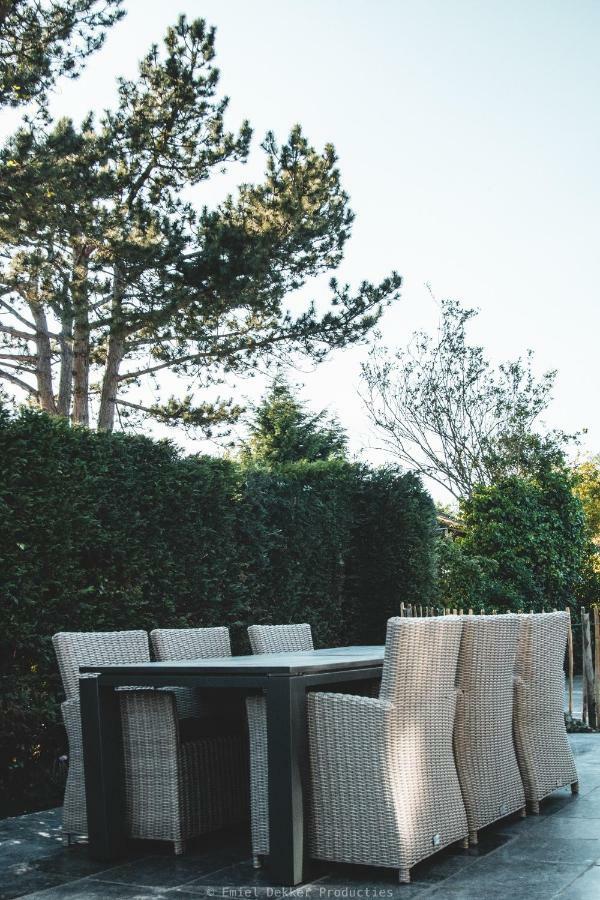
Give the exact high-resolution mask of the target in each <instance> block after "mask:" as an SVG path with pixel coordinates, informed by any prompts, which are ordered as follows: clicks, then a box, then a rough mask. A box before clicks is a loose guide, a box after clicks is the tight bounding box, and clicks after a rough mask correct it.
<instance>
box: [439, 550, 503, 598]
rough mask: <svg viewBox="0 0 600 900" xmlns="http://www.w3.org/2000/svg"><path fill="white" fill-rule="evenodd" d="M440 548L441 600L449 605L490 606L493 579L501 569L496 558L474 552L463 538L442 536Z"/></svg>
mask: <svg viewBox="0 0 600 900" xmlns="http://www.w3.org/2000/svg"><path fill="white" fill-rule="evenodd" d="M437 550H438V592H439V593H438V597H439V600H438V602H439V603H440V604H441V605H442V606H445V607H447V608H448V609H462V610H464V611H466V610H469V609H472V610H474V611H475V612H479V611H480V610H481V609H485V608H486V607H487V608H488V609H489V608H490V600H491V591H490V579H491V578H492V577H493V576H494V575H495V574H496V573H497V571H498V566H497V564H496V562H495V561H494V560H493V559H488V558H487V557H484V556H477V555H475V554H470V553H469V552H467V551H466V549H465V548H463V545H462V541H461V539H460V538H459V539H458V540H452V539H451V538H447V537H440V539H439V542H438V546H437Z"/></svg>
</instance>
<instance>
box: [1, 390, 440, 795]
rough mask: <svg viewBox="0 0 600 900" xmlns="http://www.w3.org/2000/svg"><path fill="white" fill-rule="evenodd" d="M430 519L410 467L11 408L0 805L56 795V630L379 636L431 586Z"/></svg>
mask: <svg viewBox="0 0 600 900" xmlns="http://www.w3.org/2000/svg"><path fill="white" fill-rule="evenodd" d="M434 532H435V523H434V511H433V505H432V502H431V500H430V498H429V497H428V495H427V494H426V493H425V491H424V490H423V488H422V487H421V485H420V483H419V482H418V480H417V479H416V478H415V477H414V476H412V475H401V474H399V473H398V472H396V471H393V470H382V471H379V472H371V471H369V470H368V469H367V468H365V467H364V466H358V465H355V464H351V463H349V462H347V461H344V460H340V459H335V460H325V461H319V462H314V463H310V462H296V463H290V464H288V465H285V466H278V467H270V468H267V467H263V466H258V465H240V464H239V463H237V462H235V461H232V460H219V459H213V458H207V457H198V456H193V457H186V458H182V457H181V456H180V455H179V454H178V453H177V452H176V450H175V449H174V448H173V446H172V445H171V444H170V443H168V442H154V441H151V440H149V439H147V438H145V437H142V436H138V437H133V436H126V435H123V434H109V433H103V432H97V433H94V432H90V431H88V430H87V429H84V428H72V427H69V425H68V423H67V422H66V421H64V420H61V419H58V418H55V417H54V418H53V417H49V416H47V415H45V414H42V413H39V412H36V411H34V410H31V409H30V410H24V411H22V412H21V413H20V414H19V415H18V416H9V415H7V413H6V412H5V411H2V409H1V407H0V596H2V605H1V606H0V660H1V669H0V688H1V692H0V712H1V714H2V723H3V727H2V729H1V730H0V796H2V797H3V801H2V802H3V809H4V811H5V812H8V811H9V810H12V811H19V809H21V810H22V809H23V808H25V806H26V805H27V804H29V803H31V804H35V803H39V804H41V805H43V804H44V803H53V802H59V801H60V778H59V775H60V773H59V772H57V758H58V757H59V756H60V755H61V754H62V753H64V752H65V744H64V736H63V732H62V728H61V726H60V724H59V710H58V703H59V701H60V699H61V694H62V692H61V688H60V679H59V677H58V673H57V668H56V662H55V658H54V653H53V650H52V645H51V636H52V634H53V633H55V632H56V631H59V630H110V629H127V628H143V629H148V630H150V629H151V628H154V627H157V626H162V627H181V626H186V625H190V626H204V625H217V624H220V625H228V626H230V627H231V629H232V636H233V640H234V646H235V647H236V649H237V650H239V651H240V652H248V647H247V643H246V637H245V633H244V632H245V627H246V626H247V625H249V624H251V623H252V622H289V621H298V620H300V621H308V622H310V623H311V624H312V626H313V628H314V633H315V639H316V642H317V645H319V644H320V645H324V644H343V643H364V642H366V641H377V642H382V641H383V639H384V634H385V622H386V619H387V617H388V616H389V615H391V614H393V613H395V612H397V611H398V608H399V603H400V601H401V600H407V601H410V600H411V599H412V600H413V601H416V600H417V599H419V602H424V598H425V597H427V596H430V594H431V591H432V586H433V567H434V559H433V548H434ZM421 598H423V600H422V599H421ZM52 773H54V774H52ZM51 776H52V777H51Z"/></svg>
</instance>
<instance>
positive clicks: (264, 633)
mask: <svg viewBox="0 0 600 900" xmlns="http://www.w3.org/2000/svg"><path fill="white" fill-rule="evenodd" d="M248 637H249V639H250V647H251V649H252V652H253V653H292V652H296V651H298V652H301V651H303V650H313V649H314V646H313V639H312V632H311V628H310V625H306V624H303V625H250V627H249V628H248ZM246 709H247V713H248V735H249V738H250V821H251V826H252V858H253V863H254V867H255V868H258V867H260V864H261V861H260V857H261V856H266V855H267V854H268V853H269V764H268V759H267V707H266V703H265V699H264V697H262V696H260V695H259V696H253V697H248V698H247V699H246Z"/></svg>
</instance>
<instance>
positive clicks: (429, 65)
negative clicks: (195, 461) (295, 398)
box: [2, 0, 600, 459]
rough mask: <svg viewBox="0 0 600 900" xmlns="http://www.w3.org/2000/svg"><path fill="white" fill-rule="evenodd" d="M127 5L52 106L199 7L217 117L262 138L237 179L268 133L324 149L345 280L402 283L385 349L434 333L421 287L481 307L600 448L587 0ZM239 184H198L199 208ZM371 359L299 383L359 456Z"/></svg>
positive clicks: (84, 90)
mask: <svg viewBox="0 0 600 900" xmlns="http://www.w3.org/2000/svg"><path fill="white" fill-rule="evenodd" d="M125 5H126V8H127V10H128V14H127V16H126V18H125V19H124V20H123V21H122V22H121V23H119V24H118V25H117V26H116V27H115V28H114V29H113V30H112V32H111V33H110V34H109V36H108V39H107V42H106V45H105V47H104V48H103V50H102V51H101V52H100V53H99V54H97V55H96V56H95V57H93V58H92V60H91V61H90V63H89V65H88V67H87V70H86V71H85V73H84V75H83V76H82V77H81V79H80V80H79V81H76V82H73V83H69V84H67V85H66V86H64V87H63V89H62V91H61V94H60V96H59V97H57V98H56V101H55V103H54V110H55V112H56V113H57V114H70V115H72V116H74V117H75V118H80V117H81V116H82V115H83V114H84V113H85V112H86V111H87V109H88V108H89V107H90V106H91V107H93V108H95V109H99V108H102V107H104V106H107V105H110V104H111V102H112V99H113V97H114V79H115V76H117V75H118V74H124V75H133V74H134V73H135V68H136V62H137V60H138V58H139V57H140V56H141V55H142V54H143V53H144V52H145V50H146V49H147V47H148V46H149V44H150V43H152V42H153V41H158V40H159V39H160V37H161V36H162V33H163V32H164V30H165V28H166V27H167V25H168V24H170V23H171V22H172V21H173V20H174V19H175V17H176V15H177V14H178V13H180V12H184V13H186V14H187V15H188V16H189V17H197V16H202V17H204V18H206V19H207V20H208V22H209V23H211V24H214V25H216V26H217V64H218V65H219V67H220V69H221V72H222V81H221V86H222V89H223V91H224V92H225V93H227V94H228V95H229V96H230V98H231V105H230V111H229V122H228V124H229V126H230V127H231V128H235V127H236V126H237V125H238V124H239V122H240V121H241V120H242V119H243V118H248V119H250V122H251V124H252V125H253V127H254V129H255V141H254V154H253V157H252V160H251V161H250V164H249V165H248V166H246V167H245V168H244V169H239V170H238V171H235V172H233V173H232V176H231V177H232V179H233V183H235V181H236V180H242V179H245V180H248V179H250V178H254V177H260V173H261V171H262V158H261V153H260V150H259V149H258V145H259V143H260V140H261V138H262V137H263V136H264V133H265V132H266V131H267V129H273V130H274V131H275V133H276V134H277V135H278V136H279V137H281V138H282V139H283V138H285V136H286V135H287V133H288V131H289V129H290V127H291V126H292V125H293V124H294V123H295V122H300V123H301V124H302V126H303V128H304V130H305V133H306V134H307V135H308V137H309V138H310V139H311V141H312V142H313V143H315V144H316V145H319V146H320V145H322V144H324V143H325V142H327V141H331V142H333V144H334V145H335V147H336V149H337V152H338V154H339V157H340V168H341V171H342V175H343V181H344V185H345V187H346V189H347V190H348V192H349V194H350V196H351V200H352V207H353V209H354V210H355V212H356V223H355V227H354V233H353V237H352V240H351V241H350V242H349V244H348V246H347V251H346V258H345V261H344V263H343V266H342V269H341V271H340V275H341V277H342V278H346V279H348V280H350V281H352V282H354V283H358V282H359V281H360V280H362V279H363V278H367V279H370V280H378V279H379V278H381V277H383V276H384V275H385V274H387V273H388V272H389V271H390V270H391V269H393V268H395V269H397V270H398V271H400V273H401V274H402V275H403V276H404V288H403V291H402V294H403V299H402V301H401V303H400V304H398V305H397V306H396V307H395V308H393V309H390V310H389V311H388V312H387V313H386V315H385V318H384V320H383V323H382V330H383V332H384V336H385V339H386V341H387V342H388V343H390V344H397V343H403V342H405V341H406V340H407V338H408V336H409V334H410V332H411V331H412V330H413V329H414V328H416V327H426V328H432V327H433V326H434V324H435V322H436V318H437V310H436V307H435V304H434V303H433V301H432V300H431V298H430V296H429V294H428V292H427V289H426V288H425V284H426V283H430V284H431V287H432V290H433V292H434V293H435V294H436V295H437V296H438V297H442V296H453V297H457V298H460V299H461V300H462V301H463V302H464V303H465V304H466V305H469V306H477V307H479V308H480V309H481V315H480V316H479V318H478V319H477V320H476V321H475V323H474V325H473V327H472V329H471V334H472V337H473V339H475V340H477V341H479V342H481V343H482V344H484V345H485V347H486V348H487V349H488V351H489V355H490V356H491V357H492V358H493V359H494V360H498V361H500V360H504V359H508V358H512V357H515V356H518V355H519V354H522V353H523V352H524V351H525V350H526V349H527V348H531V349H533V350H534V351H535V354H536V368H537V369H538V370H539V371H542V370H544V369H548V368H558V369H559V378H558V382H557V386H556V391H555V400H554V403H553V406H552V410H551V413H550V415H549V416H548V418H547V421H548V424H549V425H551V426H556V427H560V428H563V429H564V430H567V431H570V430H578V429H581V428H587V429H588V434H587V437H586V438H585V441H584V449H586V450H589V451H591V452H598V451H600V402H599V400H600V376H599V361H598V360H599V355H600V354H599V344H600V303H599V291H600V252H599V237H600V227H599V224H600V223H599V219H600V180H599V177H598V160H599V150H600V146H599V145H600V103H599V102H598V98H599V91H600V3H598V2H597V0H589V2H587V0H560V2H557V0H527V2H525V3H523V2H522V0H413V2H406V0H253V2H251V3H249V2H247V0H203V2H200V0H175V2H174V3H173V2H160V0H126V4H125ZM10 124H11V123H10V121H9V119H6V120H5V121H4V123H3V127H2V130H3V131H5V130H6V128H8V127H10ZM231 184H232V182H231V181H228V179H222V180H221V181H220V182H219V183H218V184H216V185H213V186H204V187H202V188H201V189H200V190H199V191H198V192H197V199H198V202H200V203H203V202H208V203H212V202H214V200H216V199H218V198H219V197H220V196H221V195H222V193H223V191H224V190H225V189H226V187H228V186H231ZM317 296H318V293H317ZM365 353H366V350H365V348H354V349H352V350H349V351H346V352H344V353H340V354H338V355H336V356H334V357H332V358H331V360H330V361H328V362H327V363H326V364H324V365H323V366H321V367H320V368H319V369H318V370H316V371H312V370H311V369H310V367H308V366H306V367H305V371H304V372H302V373H300V372H296V373H295V374H294V375H293V378H294V380H295V381H301V382H303V383H304V385H305V387H304V389H303V396H304V398H305V399H306V400H307V401H309V402H310V403H311V404H312V405H313V406H314V407H315V408H322V407H328V408H329V409H330V410H331V412H332V413H335V414H336V415H337V416H338V417H339V419H340V421H341V422H342V424H343V425H345V426H346V428H347V429H348V430H349V433H350V437H351V446H352V449H353V451H354V452H359V451H360V450H361V449H362V448H364V447H367V446H368V445H369V443H371V442H372V438H370V437H369V434H368V425H367V422H366V418H365V416H364V413H363V411H362V409H361V403H360V400H359V398H358V396H357V385H358V370H359V364H360V360H361V359H362V358H364V355H365ZM259 388H260V384H257V385H247V384H242V385H240V386H239V387H238V388H237V391H236V393H237V394H238V396H239V395H244V394H248V395H249V396H250V397H252V396H254V397H255V396H256V394H257V392H258V391H259ZM169 434H170V436H174V437H176V438H177V435H176V434H174V433H173V432H170V433H169ZM185 445H186V446H187V447H188V448H190V449H202V448H203V447H204V448H205V445H202V444H201V443H200V442H198V443H196V444H194V443H192V444H190V443H189V442H188V441H186V442H185ZM368 456H369V458H371V459H376V458H379V457H378V456H377V455H376V454H374V453H373V451H371V452H370V453H369V454H368Z"/></svg>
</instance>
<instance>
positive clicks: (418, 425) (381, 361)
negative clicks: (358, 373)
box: [361, 300, 568, 499]
mask: <svg viewBox="0 0 600 900" xmlns="http://www.w3.org/2000/svg"><path fill="white" fill-rule="evenodd" d="M475 315H477V312H476V311H475V310H473V309H463V308H462V307H461V305H460V304H459V303H458V302H457V301H455V300H444V301H443V302H442V303H441V315H440V323H439V327H438V332H437V334H436V335H435V336H433V337H432V336H430V335H427V334H425V333H423V332H417V333H415V334H414V335H413V336H412V339H411V341H410V343H409V345H408V346H407V347H405V348H401V349H397V350H390V349H388V348H387V347H385V346H383V345H382V344H381V343H380V341H377V342H376V343H375V345H374V347H373V348H372V350H371V352H370V354H369V358H368V360H367V362H366V363H364V364H363V366H362V388H361V397H362V399H363V401H364V403H365V405H366V407H367V410H368V413H369V416H370V419H371V422H372V423H373V425H374V426H375V429H376V432H377V434H378V437H379V439H380V441H381V446H382V449H385V450H387V451H389V452H390V453H392V454H393V455H394V456H395V457H396V458H397V459H398V460H399V461H400V462H401V463H402V464H404V465H406V466H408V467H410V468H411V469H414V470H416V471H418V472H420V473H421V474H423V475H425V476H427V477H428V478H431V479H433V481H435V482H437V483H438V484H440V485H442V486H443V487H444V488H446V489H447V490H448V491H449V492H450V493H451V494H452V495H453V496H454V497H456V498H457V499H460V498H462V497H467V496H469V494H470V493H471V491H472V489H473V487H474V485H475V484H488V483H490V482H491V481H493V480H494V478H495V477H496V476H497V474H498V472H499V470H500V469H501V470H502V472H503V473H504V474H506V473H508V472H509V471H513V472H517V473H518V472H519V471H521V470H523V469H526V468H527V466H528V465H529V464H530V463H531V459H532V455H536V456H537V457H539V456H540V454H541V455H543V456H544V457H545V458H546V459H550V458H551V457H553V456H554V457H556V456H557V455H560V453H561V450H560V448H561V446H562V445H563V444H564V442H565V441H566V440H568V436H567V435H564V434H562V433H561V432H551V433H548V434H546V435H540V434H537V433H536V432H535V423H536V420H538V418H539V416H540V415H541V414H542V413H543V411H544V410H545V409H546V408H547V407H548V404H549V402H550V399H551V391H552V387H553V385H554V381H555V377H556V372H555V371H550V372H546V373H545V374H543V375H542V376H541V378H539V379H537V378H536V377H535V376H534V374H533V372H532V367H531V362H532V353H531V351H529V352H528V353H527V355H526V356H525V358H524V359H517V360H516V361H514V362H509V363H505V364H502V365H499V366H497V367H493V366H492V364H491V363H490V362H489V360H487V359H486V357H485V354H484V350H483V348H482V347H478V346H471V345H470V344H469V343H468V341H467V335H466V325H467V323H468V322H469V320H470V319H472V318H473V317H474V316H475Z"/></svg>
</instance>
